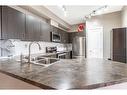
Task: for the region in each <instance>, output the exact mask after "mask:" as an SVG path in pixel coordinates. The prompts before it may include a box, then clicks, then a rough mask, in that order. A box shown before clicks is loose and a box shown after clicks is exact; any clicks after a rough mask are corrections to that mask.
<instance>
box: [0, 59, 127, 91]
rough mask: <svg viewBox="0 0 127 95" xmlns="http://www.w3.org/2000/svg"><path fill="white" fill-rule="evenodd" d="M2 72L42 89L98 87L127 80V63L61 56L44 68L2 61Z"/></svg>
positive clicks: (13, 61) (0, 63)
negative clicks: (63, 57) (61, 57)
mask: <svg viewBox="0 0 127 95" xmlns="http://www.w3.org/2000/svg"><path fill="white" fill-rule="evenodd" d="M0 72H2V73H4V74H7V75H10V76H12V77H15V78H17V79H20V80H22V81H25V82H27V83H30V84H32V85H35V86H38V87H40V88H42V89H95V88H99V87H104V86H108V85H113V84H117V83H122V82H127V65H126V64H124V63H120V62H115V61H109V60H103V59H60V60H59V61H57V62H55V63H54V64H53V65H50V66H48V67H43V66H40V65H36V64H26V63H20V62H18V61H16V60H15V59H14V58H13V59H7V60H0Z"/></svg>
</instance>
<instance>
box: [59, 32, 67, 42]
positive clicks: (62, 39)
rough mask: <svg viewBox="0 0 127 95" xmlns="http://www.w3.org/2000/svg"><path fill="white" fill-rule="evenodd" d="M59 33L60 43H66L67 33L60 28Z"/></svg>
mask: <svg viewBox="0 0 127 95" xmlns="http://www.w3.org/2000/svg"><path fill="white" fill-rule="evenodd" d="M60 34H61V43H68V33H67V32H65V31H63V30H60Z"/></svg>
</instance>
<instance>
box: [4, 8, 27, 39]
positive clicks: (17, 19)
mask: <svg viewBox="0 0 127 95" xmlns="http://www.w3.org/2000/svg"><path fill="white" fill-rule="evenodd" d="M24 37H25V14H23V13H21V12H19V11H17V10H15V9H13V8H10V7H7V6H2V39H24Z"/></svg>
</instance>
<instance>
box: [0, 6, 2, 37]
mask: <svg viewBox="0 0 127 95" xmlns="http://www.w3.org/2000/svg"><path fill="white" fill-rule="evenodd" d="M1 13H2V7H1V6H0V39H2V30H1V25H2V24H1V15H2V14H1Z"/></svg>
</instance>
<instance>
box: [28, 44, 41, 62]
mask: <svg viewBox="0 0 127 95" xmlns="http://www.w3.org/2000/svg"><path fill="white" fill-rule="evenodd" d="M33 43H36V44H37V45H38V46H39V50H41V45H40V44H39V43H38V42H31V43H30V44H29V55H28V63H30V62H31V45H32V44H33Z"/></svg>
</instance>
